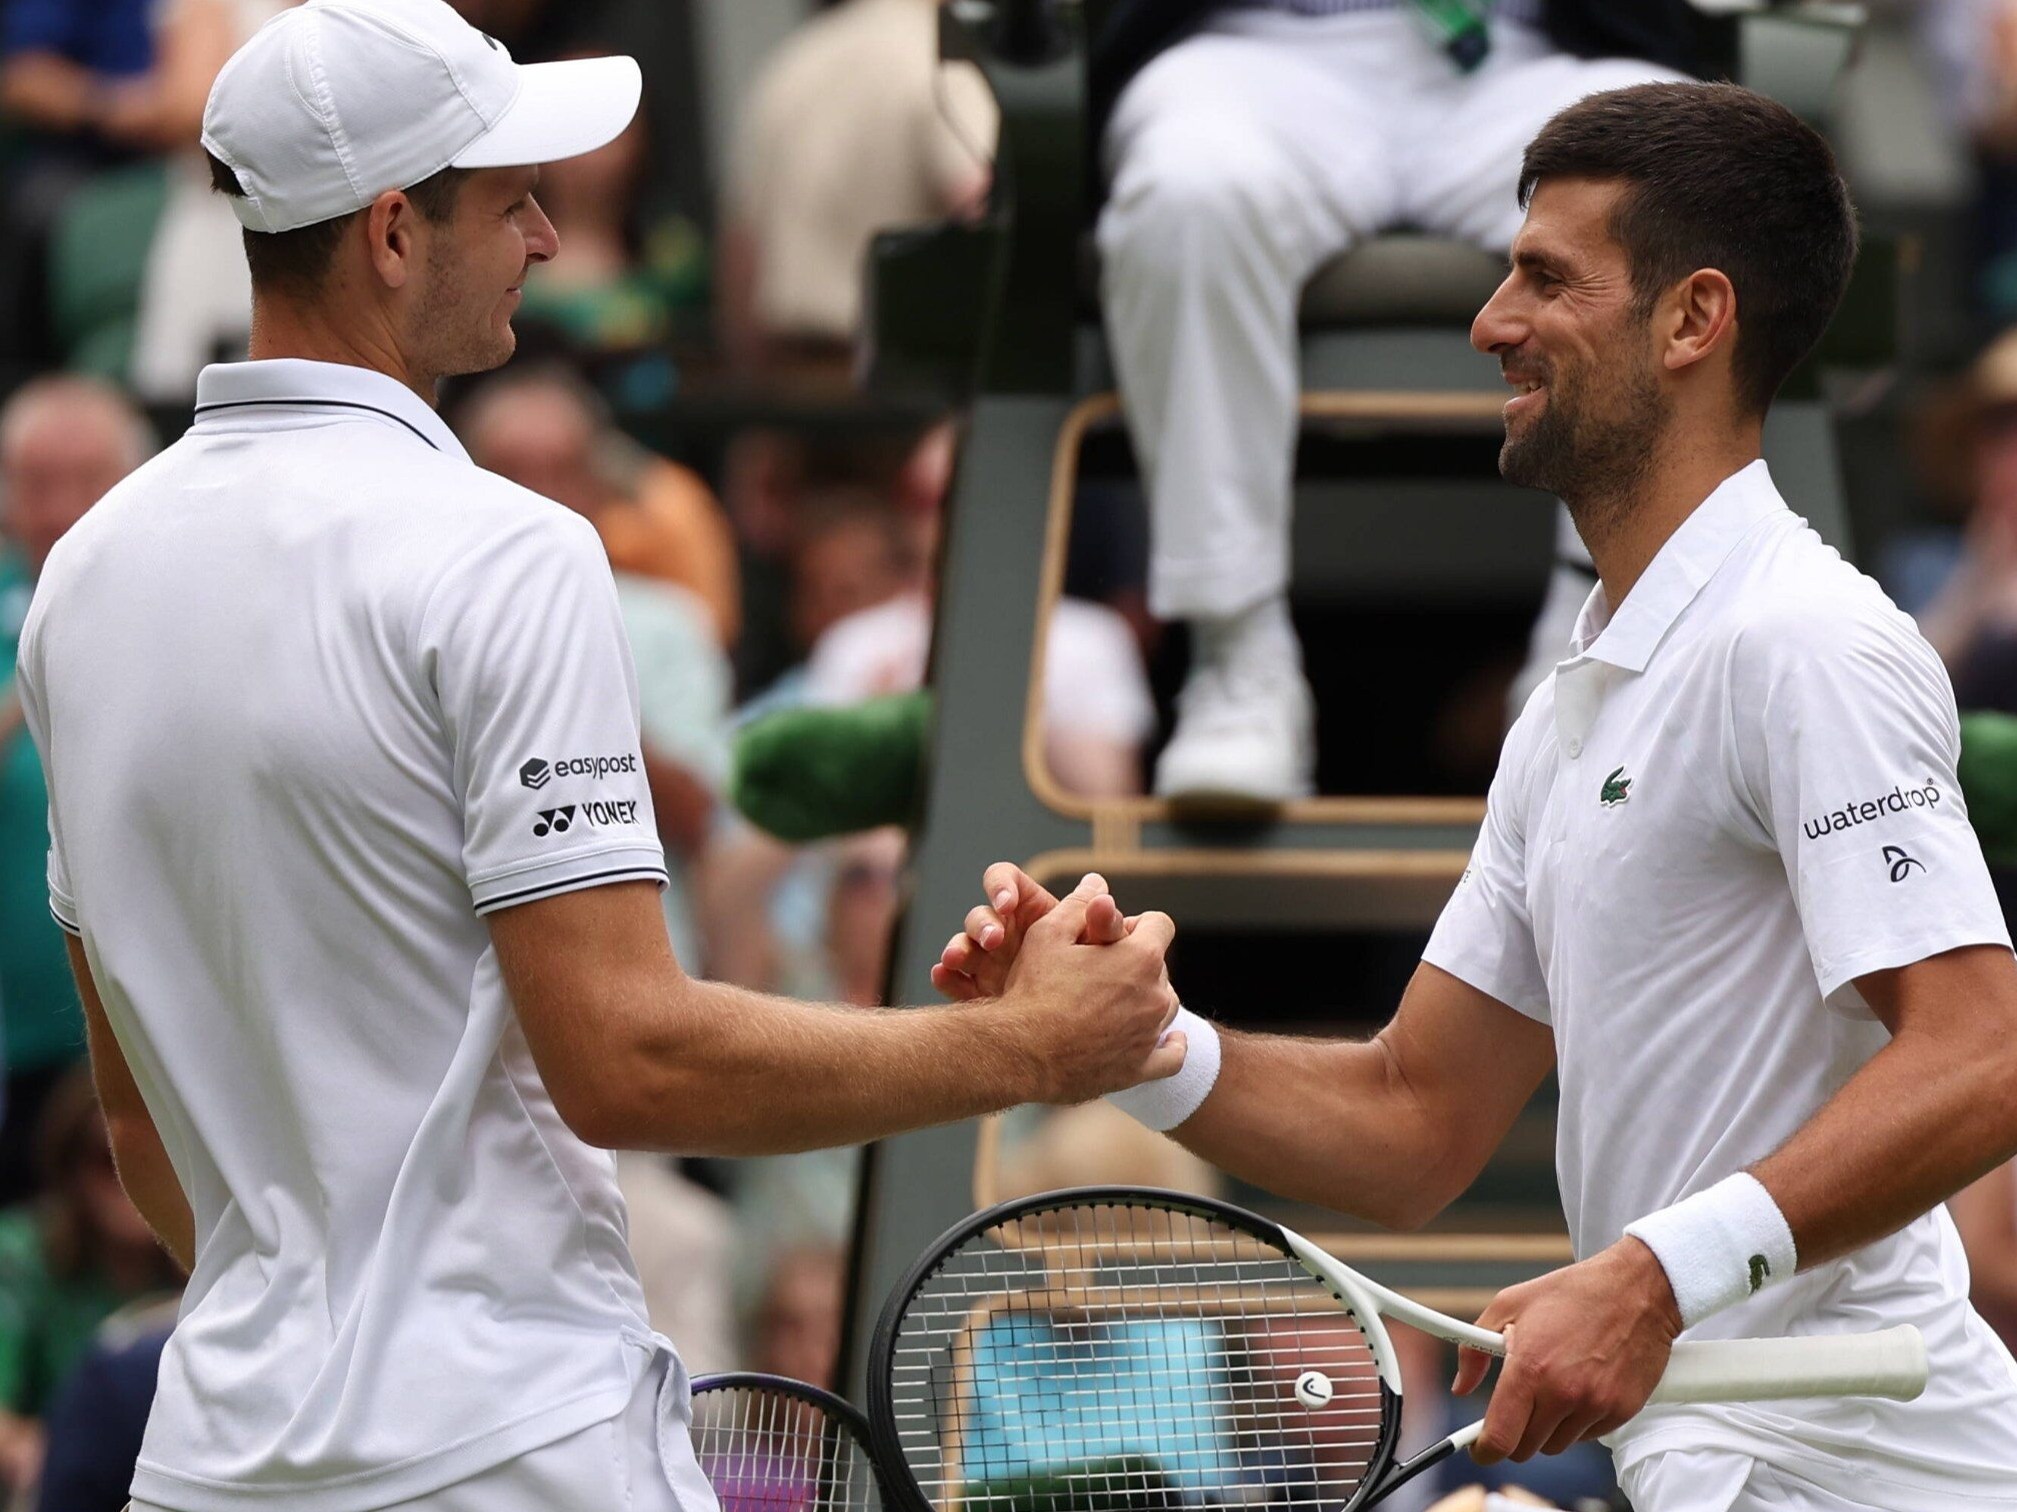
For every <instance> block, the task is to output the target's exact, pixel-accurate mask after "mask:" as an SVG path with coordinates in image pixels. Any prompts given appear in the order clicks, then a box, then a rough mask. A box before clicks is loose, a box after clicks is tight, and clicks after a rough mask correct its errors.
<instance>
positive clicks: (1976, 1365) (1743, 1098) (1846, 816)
mask: <svg viewBox="0 0 2017 1512" xmlns="http://www.w3.org/2000/svg"><path fill="white" fill-rule="evenodd" d="M1959 754H1960V733H1959V726H1958V721H1957V718H1956V715H1955V709H1954V695H1953V692H1952V690H1951V688H1950V687H1949V685H1948V682H1947V677H1946V674H1945V672H1944V671H1943V669H1942V668H1941V666H1940V663H1939V660H1938V659H1937V658H1936V657H1935V656H1934V654H1933V651H1932V649H1931V648H1930V647H1929V646H1927V644H1926V642H1925V641H1924V639H1922V638H1921V636H1920V635H1919V633H1918V631H1917V629H1916V628H1915V627H1914V625H1913V624H1912V622H1911V620H1909V619H1908V618H1907V617H1906V616H1905V615H1903V614H1901V613H1900V612H1899V611H1898V610H1897V609H1896V608H1894V607H1893V606H1892V605H1891V603H1890V602H1889V600H1887V599H1886V598H1885V597H1884V595H1883V593H1882V591H1881V590H1880V589H1879V588H1878V587H1877V585H1876V584H1875V583H1873V582H1871V581H1870V580H1869V579H1868V578H1866V577H1864V576H1863V575H1862V574H1861V573H1859V572H1857V571H1856V570H1855V569H1854V568H1853V567H1851V566H1850V565H1849V564H1847V563H1846V562H1844V561H1843V560H1842V559H1841V557H1840V556H1839V555H1838V554H1837V553H1836V552H1835V551H1834V550H1833V549H1832V548H1831V547H1829V546H1827V545H1825V544H1824V543H1823V542H1822V541H1821V539H1820V538H1819V537H1818V536H1817V535H1815V534H1814V533H1813V531H1811V530H1809V529H1808V528H1807V526H1806V523H1805V522H1804V521H1802V520H1800V519H1798V518H1796V517H1795V516H1794V515H1793V514H1792V513H1791V512H1790V511H1789V510H1788V509H1787V508H1786V506H1785V503H1784V501H1783V500H1781V499H1780V497H1779V495H1778V492H1777V490H1776V489H1774V488H1773V486H1772V481H1771V477H1770V475H1769V474H1768V472H1767V471H1766V468H1765V464H1764V463H1763V462H1757V463H1754V464H1752V465H1751V466H1750V467H1748V468H1746V469H1744V470H1743V471H1742V472H1739V473H1738V474H1736V475H1735V476H1734V477H1732V478H1730V479H1729V480H1728V481H1727V482H1725V483H1724V484H1723V486H1722V487H1721V488H1719V489H1718V490H1717V491H1716V492H1715V493H1714V494H1712V495H1711V496H1710V497H1709V498H1708V499H1707V500H1706V501H1705V502H1704V503H1703V504H1702V505H1701V506H1700V507H1699V508H1698V509H1697V510H1696V511H1695V512H1694V513H1693V514H1692V515H1690V516H1689V517H1688V519H1687V520H1686V521H1684V522H1683V524H1682V525H1681V527H1680V529H1679V530H1677V531H1676V532H1675V533H1674V535H1673V536H1672V537H1671V538H1670V539H1669V540H1668V541H1667V543H1666V544H1665V546H1663V547H1662V548H1661V550H1660V553H1659V555H1658V556H1657V557H1655V559H1654V560H1653V562H1652V564H1651V565H1650V566H1649V567H1648V568H1647V570H1646V572H1645V574H1644V576H1643V577H1641V578H1640V579H1639V581H1638V583H1637V584H1635V585H1634V586H1633V588H1632V589H1631V591H1630V592H1629V593H1628V594H1627V595H1626V597H1625V600H1624V603H1623V604H1622V606H1621V607H1620V608H1619V610H1618V612H1617V614H1616V615H1615V616H1612V615H1611V614H1610V613H1609V612H1608V608H1607V605H1606V601H1605V598H1604V594H1603V589H1602V588H1601V586H1600V587H1599V588H1598V589H1597V591H1596V592H1595V593H1594V594H1593V595H1592V597H1591V599H1590V602H1589V604H1588V606H1587V607H1586V608H1585V609H1584V611H1583V618H1582V621H1581V623H1580V625H1579V626H1578V630H1577V635H1576V640H1575V644H1574V646H1573V647H1572V654H1571V656H1570V659H1569V660H1567V661H1565V662H1563V663H1562V664H1561V665H1560V666H1559V667H1558V668H1557V669H1556V671H1555V674H1554V676H1553V677H1552V678H1551V679H1550V680H1549V681H1548V682H1547V683H1545V684H1543V685H1542V687H1541V688H1540V689H1539V690H1538V691H1537V692H1536V693H1535V695H1534V697H1533V698H1532V700H1531V701H1529V703H1528V705H1527V707H1526V710H1525V712H1524V713H1523V714H1522V715H1521V717H1520V719H1519V720H1518V722H1517V723H1516V724H1515V726H1514V728H1513V730H1512V732H1511V734H1509V735H1508V737H1507V739H1506V745H1505V749H1504V751H1503V753H1502V754H1501V756H1500V761H1499V771H1498V775H1497V776H1496V778H1495V779H1494V781H1493V783H1492V792H1491V797H1490V800H1489V803H1488V812H1487V814H1486V819H1485V825H1484V828H1483V830H1482V832H1481V833H1480V836H1479V840H1478V844H1477V848H1476V850H1475V851H1474V852H1473V854H1472V858H1471V865H1470V868H1469V869H1468V870H1467V871H1466V872H1465V874H1464V880H1463V881H1462V882H1461V883H1460V884H1459V885H1458V888H1457V891H1456V893H1455V895H1454V896H1453V897H1452V898H1451V900H1450V903H1449V905H1448V907H1447V908H1446V909H1445V910H1444V913H1443V916H1442V918H1441V920H1440V921H1439V922H1438V924H1437V926H1436V930H1435V934H1434V936H1433V937H1432V938H1431V940H1430V943H1429V947H1428V950H1427V951H1426V953H1425V959H1427V960H1428V961H1430V962H1431V963H1433V964H1434V965H1436V966H1439V967H1441V968H1442V969H1443V970H1445V971H1448V972H1450V973H1452V974H1453V975H1455V976H1457V977H1460V978H1462V979H1463V980H1464V981H1466V982H1469V983H1470V984H1471V985H1473V986H1475V987H1477V988H1479V989H1480V990H1482V991H1484V992H1486V993H1489V994H1490V995H1491V996H1493V997H1495V998H1497V999H1498V1000H1500V1001H1501V1002H1503V1003H1505V1004H1507V1005H1508V1006H1510V1007H1511V1008H1514V1009H1516V1010H1518V1011H1519V1012H1521V1013H1523V1014H1526V1015H1527V1016H1529V1017H1531V1018H1534V1019H1538V1020H1540V1021H1541V1022H1543V1023H1546V1024H1549V1025H1550V1026H1551V1027H1552V1029H1553V1032H1554V1037H1555V1050H1556V1057H1557V1064H1558V1074H1559V1077H1560V1082H1561V1092H1562V1100H1561V1109H1560V1114H1559V1121H1558V1125H1557V1138H1556V1166H1557V1172H1558V1175H1559V1177H1560V1181H1561V1188H1562V1201H1563V1206H1564V1209H1565V1211H1566V1213H1567V1216H1568V1220H1569V1231H1570V1234H1571V1236H1572V1237H1573V1239H1574V1242H1575V1248H1576V1253H1577V1254H1578V1255H1579V1256H1587V1255H1591V1254H1594V1253H1596V1252H1597V1251H1599V1250H1601V1249H1603V1248H1605V1247H1606V1246H1608V1245H1610V1244H1611V1243H1613V1242H1615V1241H1616V1240H1617V1239H1618V1238H1619V1236H1620V1235H1621V1234H1622V1232H1623V1230H1624V1227H1625V1225H1626V1224H1627V1223H1629V1222H1631V1221H1632V1220H1633V1219H1635V1218H1638V1217H1640V1216H1642V1215H1644V1214H1646V1213H1650V1212H1652V1211H1654V1210H1656V1209H1658V1208H1662V1207H1665V1206H1667V1205H1668V1204H1670V1203H1672V1202H1674V1201H1676V1200H1678V1199H1679V1198H1681V1197H1684V1196H1687V1195H1688V1194H1690V1193H1693V1192H1696V1191H1699V1190H1701V1189H1702V1188H1704V1187H1707V1186H1710V1185H1712V1184H1714V1183H1715V1182H1717V1181H1719V1180H1721V1179H1722V1178H1723V1177H1725V1176H1728V1175H1730V1174H1732V1173H1733V1172H1736V1171H1738V1170H1741V1169H1743V1168H1744V1167H1746V1166H1748V1165H1750V1164H1752V1163H1753V1162H1755V1161H1757V1160H1759V1159H1762V1158H1763V1157H1764V1156H1766V1155H1768V1154H1770V1153H1771V1152H1772V1151H1773V1150H1775V1149H1777V1148H1778V1147H1779V1146H1780V1145H1782V1144H1784V1143H1785V1142H1786V1140H1787V1139H1789V1138H1790V1137H1791V1136H1792V1135H1793V1134H1794V1133H1795V1132H1796V1131H1797V1130H1799V1129H1800V1128H1801V1126H1803V1125H1804V1124H1805V1123H1806V1122H1807V1121H1808V1120H1809V1119H1810V1118H1811V1117H1812V1116H1813V1115H1814V1113H1815V1112H1816V1111H1817V1110H1818V1109H1819V1108H1820V1106H1821V1105H1822V1103H1823V1102H1825V1101H1826V1100H1827V1099H1828V1098H1829V1097H1830V1096H1832V1095H1833V1094H1834V1093H1835V1092H1836V1091H1837V1090H1838V1089H1839V1088H1840V1087H1841V1086H1842V1085H1843V1083H1845V1082H1846V1081H1847V1080H1848V1079H1849V1077H1850V1076H1851V1075H1853V1074H1854V1073H1855V1072H1856V1071H1857V1070H1858V1069H1859V1068H1860V1067H1862V1066H1863V1064H1864V1063H1865V1062H1867V1061H1868V1060H1869V1059H1870V1058H1871V1057H1872V1056H1873V1055H1875V1054H1876V1053H1877V1052H1878V1050H1880V1049H1881V1048H1883V1046H1884V1045H1885V1043H1886V1042H1887V1039H1888V1035H1887V1033H1886V1031H1885V1029H1884V1027H1883V1026H1882V1024H1880V1023H1879V1022H1877V1021H1876V1019H1875V1018H1874V1017H1873V1015H1872V1014H1871V1012H1870V1010H1869V1007H1868V1006H1867V1004H1865V1003H1864V1001H1863V999H1862V997H1861V996H1860V995H1859V993H1858V992H1857V990H1856V986H1855V980H1856V978H1858V977H1860V976H1863V975H1865V974H1867V973H1869V972H1873V971H1878V970H1882V969H1884V968H1887V967H1896V966H1904V965H1909V964H1910V963H1912V962H1914V961H1919V960H1923V959H1925V958H1926V957H1928V956H1932V955H1936V954H1939V953H1940V952H1942V951H1947V950H1952V949H1955V948H1958V947H1960V946H1965V945H1977V944H1985V943H1990V944H1998V945H2002V946H2004V947H2005V948H2007V947H2008V946H2009V943H2010V937H2009V935H2008V933H2007V931H2006V929H2005V926H2004V922H2003V918H2002V915H2001V913H2000V911H1999V909H1998V907H1997V903H1996V897H1995V893H1994V891H1993V890H1992V888H1991V886H1990V882H1989V876H1988V871H1987V868H1986V867H1985V866H1984V864H1983V860H1982V854H1981V850H1980V848H1979V847H1978V845H1977V844H1976V841H1975V836H1974V832H1973V830H1972V829H1971V828H1970V827H1969V824H1968V817H1967V813H1966V810H1965V808H1964V806H1963V804H1962V800H1961V792H1960V789H1959V787H1958V785H1957V784H1956V782H1955V777H1954V770H1955V762H1956V760H1957V758H1958V756H1959ZM1967 1297H1968V1272H1967V1264H1966V1261H1965V1259H1964V1258H1963V1256H1962V1252H1961V1246H1960V1241H1959V1239H1958V1237H1957V1236H1956V1234H1955V1232H1954V1227H1953V1224H1952V1222H1951V1221H1950V1220H1949V1219H1948V1216H1947V1213H1946V1210H1945V1209H1944V1208H1941V1209H1937V1210H1936V1211H1935V1212H1933V1213H1931V1214H1928V1215H1927V1216H1925V1217H1922V1218H1920V1219H1918V1220H1916V1221H1915V1222H1913V1223H1912V1224H1910V1225H1909V1226H1907V1227H1906V1228H1905V1229H1904V1230H1902V1231H1901V1232H1900V1233H1898V1234H1895V1235H1893V1236H1891V1237H1890V1238H1888V1239H1884V1240H1880V1241H1879V1242H1877V1243H1876V1244H1873V1245H1870V1246H1869V1247H1867V1248H1866V1249H1863V1250H1860V1251H1858V1252H1857V1253H1855V1254H1853V1255H1851V1256H1849V1257H1847V1258H1846V1259H1843V1260H1839V1261H1835V1262H1833V1263H1830V1264H1826V1265H1821V1266H1817V1267H1814V1268H1813V1269H1811V1270H1808V1271H1805V1272H1803V1273H1802V1274H1801V1275H1800V1276H1798V1277H1796V1278H1795V1279H1794V1280H1792V1281H1790V1282H1787V1283H1785V1284H1783V1285H1780V1286H1777V1287H1774V1288H1771V1289H1769V1290H1767V1291H1765V1292H1762V1293H1760V1294H1759V1295H1758V1296H1756V1297H1754V1298H1752V1299H1750V1300H1749V1301H1747V1302H1745V1303H1743V1304H1741V1305H1739V1306H1736V1307H1733V1308H1730V1309H1728V1310H1727V1311H1724V1312H1722V1313H1718V1314H1716V1315H1714V1316H1713V1317H1711V1318H1709V1319H1707V1320H1705V1321H1704V1322H1703V1323H1702V1324H1701V1325H1699V1326H1698V1327H1697V1328H1696V1329H1695V1330H1694V1331H1693V1334H1694V1336H1697V1337H1702V1338H1718V1337H1743V1336H1763V1335H1776V1334H1803V1333H1821V1332H1845V1331H1852V1330H1867V1329H1876V1328H1883V1327H1889V1326H1891V1325H1894V1324H1899V1323H1915V1324H1917V1325H1918V1326H1919V1327H1920V1329H1921V1330H1922V1331H1924V1333H1925V1335H1926V1341H1927V1345H1928V1348H1929V1350H1930V1351H1931V1357H1932V1366H1933V1375H1932V1384H1931V1385H1930V1386H1929V1387H1928V1389H1927V1391H1926V1394H1925V1395H1924V1396H1922V1397H1921V1398H1920V1399H1919V1400H1918V1401H1917V1402H1912V1403H1893V1402H1870V1401H1864V1400H1842V1401H1816V1402H1797V1403H1784V1404H1779V1405H1776V1406H1773V1407H1769V1408H1766V1407H1754V1408H1735V1407H1707V1408H1704V1407H1688V1408H1661V1409H1655V1410H1653V1411H1651V1412H1648V1413H1646V1414H1644V1415H1642V1416H1641V1417H1640V1418H1639V1419H1637V1420H1636V1421H1634V1422H1633V1423H1631V1424H1629V1425H1628V1426H1627V1427H1626V1428H1625V1429H1624V1430H1623V1431H1622V1432H1621V1433H1620V1434H1618V1435H1617V1436H1616V1438H1615V1439H1614V1440H1613V1443H1614V1447H1615V1448H1616V1450H1617V1452H1618V1456H1619V1459H1620V1462H1621V1464H1627V1465H1628V1464H1631V1463H1633V1462H1635V1461H1636V1460H1637V1459H1639V1458H1641V1457H1643V1456H1644V1455H1647V1454H1650V1453H1654V1452H1657V1451H1659V1450H1662V1449H1672V1448H1677V1447H1689V1448H1698V1447H1702V1446H1704V1445H1708V1444H1718V1445H1727V1446H1729V1447H1732V1448H1735V1449H1739V1450H1741V1451H1744V1452H1747V1453H1752V1454H1756V1455H1758V1456H1759V1457H1762V1458H1765V1459H1767V1460H1769V1461H1772V1462H1774V1463H1777V1464H1780V1465H1782V1466H1784V1467H1786V1468H1787V1469H1789V1470H1792V1471H1795V1472H1797V1473H1799V1474H1801V1475H1804V1476H1806V1477H1808V1478H1809V1479H1815V1480H1819V1481H1821V1482H1822V1483H1823V1484H1826V1485H1830V1486H1835V1487H1839V1488H1840V1489H1841V1490H1842V1491H1843V1494H1845V1495H1849V1496H1851V1497H1852V1499H1854V1500H1855V1501H1856V1502H1857V1503H1858V1504H1859V1505H1862V1504H1866V1503H1867V1504H1868V1505H1871V1506H1873V1507H1885V1508H1894V1507H1895V1508H1899V1509H1903V1512H1924V1509H1926V1508H1928V1507H1931V1506H1934V1505H1938V1506H1941V1507H1943V1508H1954V1507H1970V1508H1986V1507H1997V1508H2017V1379H2013V1372H2017V1367H2013V1366H2012V1363H2011V1359H2010V1356H2009V1354H2008V1353H2007V1352H2006V1351H2005V1350H2004V1349H2003V1347H2002V1345H2001V1344H2000V1343H1998V1342H1997V1341H1996V1339H1995V1337H1994V1335H1993V1334H1991V1333H1990V1331H1989V1329H1988V1328H1987V1326H1986V1325H1985V1324H1983V1322H1982V1321H1981V1319H1979V1318H1978V1317H1977V1316H1976V1315H1975V1313H1974V1312H1973V1310H1972V1309H1971V1308H1970V1307H1969V1305H1968V1300H1967Z"/></svg>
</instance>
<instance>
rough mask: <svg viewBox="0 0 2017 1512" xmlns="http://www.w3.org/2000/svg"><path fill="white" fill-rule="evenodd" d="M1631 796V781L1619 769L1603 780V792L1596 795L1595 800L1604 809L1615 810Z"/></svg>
mask: <svg viewBox="0 0 2017 1512" xmlns="http://www.w3.org/2000/svg"><path fill="white" fill-rule="evenodd" d="M1631 796H1632V779H1631V778H1629V777H1627V776H1626V775H1625V769H1624V768H1623V767H1619V768H1618V770H1617V771H1615V772H1613V773H1611V775H1610V776H1608V777H1606V778H1605V779H1604V790H1603V791H1602V792H1601V793H1599V794H1598V795H1597V798H1598V801H1600V802H1601V803H1602V804H1603V805H1604V807H1605V808H1616V807H1617V806H1618V805H1619V804H1621V803H1623V802H1625V801H1626V800H1627V799H1629V798H1630V797H1631Z"/></svg>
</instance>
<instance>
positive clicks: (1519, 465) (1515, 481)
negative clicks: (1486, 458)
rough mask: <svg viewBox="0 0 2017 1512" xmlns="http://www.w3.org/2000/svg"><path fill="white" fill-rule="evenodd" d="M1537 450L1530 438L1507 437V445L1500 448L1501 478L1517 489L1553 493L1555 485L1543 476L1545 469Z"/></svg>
mask: <svg viewBox="0 0 2017 1512" xmlns="http://www.w3.org/2000/svg"><path fill="white" fill-rule="evenodd" d="M1535 450H1536V449H1535V447H1534V445H1533V443H1532V440H1531V438H1530V437H1526V436H1520V437H1514V436H1507V437H1506V444H1505V445H1504V446H1502V447H1500V448H1499V476H1500V477H1501V478H1504V479H1505V480H1506V481H1507V482H1508V483H1510V484H1512V485H1513V486H1514V487H1515V488H1538V489H1541V490H1543V491H1546V492H1553V491H1554V485H1553V484H1552V483H1550V482H1549V481H1548V480H1547V479H1546V478H1545V477H1543V476H1542V474H1543V472H1544V471H1545V467H1544V464H1543V462H1542V459H1541V458H1539V457H1537V456H1536V455H1535Z"/></svg>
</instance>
